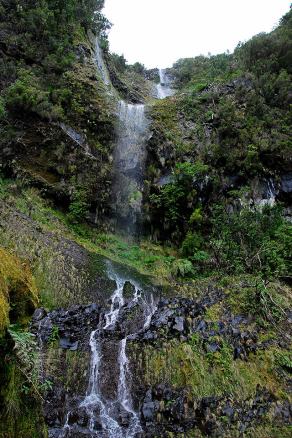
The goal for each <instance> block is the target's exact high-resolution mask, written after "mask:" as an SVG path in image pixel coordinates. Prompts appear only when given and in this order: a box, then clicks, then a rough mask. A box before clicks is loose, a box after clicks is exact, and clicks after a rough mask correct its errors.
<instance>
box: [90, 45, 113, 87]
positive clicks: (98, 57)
mask: <svg viewBox="0 0 292 438" xmlns="http://www.w3.org/2000/svg"><path fill="white" fill-rule="evenodd" d="M94 60H95V62H96V65H97V67H98V70H99V73H100V76H101V78H102V81H103V83H104V84H105V85H111V80H110V77H109V72H108V69H107V67H106V64H105V62H104V59H103V53H102V50H101V48H100V45H99V41H98V38H96V44H95V58H94Z"/></svg>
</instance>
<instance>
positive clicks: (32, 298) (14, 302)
mask: <svg viewBox="0 0 292 438" xmlns="http://www.w3.org/2000/svg"><path fill="white" fill-rule="evenodd" d="M37 304H38V294H37V289H36V286H35V282H34V280H33V278H32V274H31V271H30V269H29V267H28V265H27V264H26V263H25V262H21V261H20V260H19V259H18V258H17V257H16V256H14V255H12V254H10V253H9V252H7V251H6V250H5V249H3V248H0V334H1V333H2V334H3V331H4V329H5V328H6V327H7V326H8V324H9V322H15V321H16V320H17V322H18V323H20V324H21V323H23V322H25V320H26V318H27V317H28V315H29V314H30V313H31V311H32V310H33V309H34V308H35V307H36V305H37Z"/></svg>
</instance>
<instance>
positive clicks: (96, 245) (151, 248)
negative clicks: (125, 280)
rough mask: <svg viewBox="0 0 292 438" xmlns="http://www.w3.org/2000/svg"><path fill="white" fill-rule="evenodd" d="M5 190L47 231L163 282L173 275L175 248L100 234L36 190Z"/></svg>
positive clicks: (14, 201) (7, 196)
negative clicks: (54, 204) (52, 205)
mask: <svg viewBox="0 0 292 438" xmlns="http://www.w3.org/2000/svg"><path fill="white" fill-rule="evenodd" d="M0 187H1V186H0ZM3 191H5V192H6V193H5V196H4V195H3V197H5V199H6V200H7V201H9V202H10V203H13V204H14V205H15V208H16V209H17V210H19V211H21V212H22V213H24V214H26V215H27V216H29V217H30V218H31V219H33V220H34V221H36V222H37V223H38V224H39V225H40V226H41V227H42V228H43V229H44V230H46V231H49V232H53V233H54V234H57V235H61V236H62V237H64V238H68V239H70V240H73V241H75V242H76V243H78V244H79V245H81V246H83V247H84V248H86V249H87V250H88V251H90V252H92V253H95V254H100V255H102V256H105V257H108V258H110V259H111V260H113V261H116V262H118V263H122V264H125V265H128V266H131V267H133V268H135V269H137V270H138V271H139V272H140V273H142V274H145V275H150V276H153V277H156V278H159V279H160V280H162V283H163V282H166V281H168V280H170V279H171V278H172V275H171V271H172V263H173V261H174V260H175V259H176V251H175V250H174V249H172V248H164V247H162V246H159V245H155V244H152V243H150V242H149V241H141V242H140V243H136V242H134V241H131V240H128V239H126V238H124V237H122V236H119V235H114V234H105V233H101V232H100V231H99V230H97V229H96V228H93V227H90V226H89V225H87V224H86V223H82V224H78V223H72V222H70V221H69V220H68V217H67V216H66V214H64V213H62V212H61V211H58V210H56V209H53V208H52V207H51V206H50V204H49V202H46V201H45V200H43V199H42V198H41V196H40V194H39V192H38V190H36V189H33V188H27V189H23V190H21V192H19V193H17V191H16V193H12V185H10V186H9V184H5V188H4V189H3ZM0 195H1V190H0ZM0 197H1V196H0ZM2 199H3V198H2Z"/></svg>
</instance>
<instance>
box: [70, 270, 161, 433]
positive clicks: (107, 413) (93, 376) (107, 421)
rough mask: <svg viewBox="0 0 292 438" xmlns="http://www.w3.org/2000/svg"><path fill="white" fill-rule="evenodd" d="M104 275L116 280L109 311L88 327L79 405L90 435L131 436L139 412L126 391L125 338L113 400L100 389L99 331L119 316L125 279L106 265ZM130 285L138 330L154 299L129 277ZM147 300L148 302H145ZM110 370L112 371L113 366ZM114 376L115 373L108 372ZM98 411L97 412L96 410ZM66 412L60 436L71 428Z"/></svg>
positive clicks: (151, 310)
mask: <svg viewBox="0 0 292 438" xmlns="http://www.w3.org/2000/svg"><path fill="white" fill-rule="evenodd" d="M108 276H109V278H110V279H111V280H114V281H115V282H116V289H115V291H114V293H113V294H112V296H111V306H110V309H109V311H108V312H107V313H106V314H105V315H104V324H103V326H102V327H98V328H97V329H96V330H94V331H92V333H91V336H90V340H89V345H90V349H91V363H90V376H89V383H88V389H87V394H86V396H85V398H84V400H83V401H82V403H81V404H80V408H85V409H86V412H87V415H88V417H89V423H88V429H89V431H90V432H91V434H92V436H93V437H94V436H96V437H98V436H100V437H106V438H135V437H137V436H139V434H140V433H141V432H142V427H141V424H140V420H139V415H138V413H137V412H135V410H134V408H133V403H132V397H131V392H130V385H129V382H131V373H130V369H129V360H128V357H127V339H128V336H126V337H125V338H124V339H122V340H121V341H119V342H118V358H117V360H118V370H119V376H118V389H117V396H116V400H114V401H110V400H107V398H106V397H105V396H104V394H103V393H102V388H101V377H102V376H101V375H100V370H101V367H102V364H103V359H104V358H103V356H102V352H101V349H102V339H103V338H102V334H103V332H104V331H105V330H108V329H114V328H115V325H116V322H117V320H118V318H119V315H120V312H121V310H122V308H123V306H124V304H125V299H124V296H123V289H124V286H125V283H126V281H127V280H125V279H124V278H121V277H120V276H119V275H118V274H117V273H116V272H115V271H114V270H113V269H112V267H111V266H110V269H109V272H108ZM132 284H133V286H134V291H133V296H132V298H131V299H130V303H129V305H131V304H134V303H137V304H139V305H140V306H141V308H142V309H143V320H141V326H140V330H138V331H141V330H143V329H146V328H147V327H148V326H149V325H150V322H151V317H152V315H153V313H154V311H155V305H154V299H153V296H152V295H151V296H150V297H149V298H148V299H147V298H146V297H144V296H143V295H142V290H141V288H140V287H139V285H138V284H137V283H134V282H133V281H132ZM148 300H149V302H148ZM113 372H115V371H114V370H113ZM112 378H113V379H114V378H115V375H113V376H112ZM115 406H119V407H122V408H123V410H124V411H125V412H127V413H128V415H129V417H130V420H129V425H128V426H127V427H123V426H121V425H120V424H119V423H118V421H117V419H116V418H115V414H114V412H115V409H114V407H115ZM96 412H99V415H97V414H96ZM69 420H70V412H69V413H68V415H67V418H66V423H65V426H64V429H63V430H64V434H63V436H64V437H65V436H67V435H66V433H67V432H68V433H69V436H70V430H71V429H72V426H71V425H70V424H69ZM98 423H99V424H101V426H102V431H98V430H95V425H96V424H98Z"/></svg>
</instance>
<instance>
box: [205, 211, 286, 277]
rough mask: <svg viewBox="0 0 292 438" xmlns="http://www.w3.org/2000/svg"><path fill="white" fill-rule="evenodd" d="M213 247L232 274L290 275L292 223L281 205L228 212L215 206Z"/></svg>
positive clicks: (219, 264)
mask: <svg viewBox="0 0 292 438" xmlns="http://www.w3.org/2000/svg"><path fill="white" fill-rule="evenodd" d="M211 223H212V227H213V230H212V236H211V242H210V248H211V250H212V252H213V254H214V257H215V260H216V264H217V267H218V268H219V269H222V270H223V271H225V272H227V273H229V274H240V273H244V272H247V273H253V274H258V275H262V277H263V278H266V279H269V278H275V277H280V276H284V275H287V274H288V272H289V269H290V265H291V254H292V234H291V233H292V225H291V224H289V223H287V222H286V221H285V220H284V219H283V217H282V210H281V208H280V207H273V208H270V207H265V208H264V210H263V211H262V212H261V211H258V210H257V211H252V210H250V209H247V208H246V209H243V210H241V211H238V212H233V213H231V214H230V213H228V211H226V209H224V207H222V206H221V207H216V208H214V209H213V217H212V220H211Z"/></svg>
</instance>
